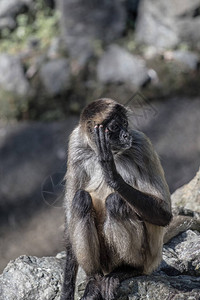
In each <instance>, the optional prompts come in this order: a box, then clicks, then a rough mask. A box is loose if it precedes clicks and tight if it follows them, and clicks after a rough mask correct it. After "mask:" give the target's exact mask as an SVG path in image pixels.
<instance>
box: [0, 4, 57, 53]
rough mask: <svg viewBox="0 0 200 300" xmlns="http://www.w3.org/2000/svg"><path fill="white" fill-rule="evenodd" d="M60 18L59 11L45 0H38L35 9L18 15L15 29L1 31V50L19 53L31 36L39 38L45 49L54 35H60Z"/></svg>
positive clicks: (42, 47) (41, 45)
mask: <svg viewBox="0 0 200 300" xmlns="http://www.w3.org/2000/svg"><path fill="white" fill-rule="evenodd" d="M58 18H59V16H58V12H55V11H52V10H51V9H50V8H48V7H46V6H45V4H44V1H42V0H36V2H35V7H34V10H33V11H30V12H27V13H23V14H20V15H18V16H17V19H16V22H17V28H16V29H15V30H14V31H12V32H10V30H8V29H3V30H2V31H1V38H0V52H7V53H12V54H14V53H18V52H19V51H20V50H22V49H24V48H26V46H27V44H28V41H29V39H30V38H34V39H36V40H38V41H39V43H40V48H41V49H45V48H46V47H48V45H49V44H50V41H51V39H52V37H54V36H56V35H58Z"/></svg>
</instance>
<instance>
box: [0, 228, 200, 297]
mask: <svg viewBox="0 0 200 300" xmlns="http://www.w3.org/2000/svg"><path fill="white" fill-rule="evenodd" d="M63 258H64V253H63V252H62V253H60V254H58V255H57V256H56V257H43V258H37V257H31V256H25V255H24V256H21V257H19V258H17V259H16V260H15V261H11V262H10V263H9V264H8V266H7V267H6V268H5V270H4V272H3V273H2V275H1V276H0V300H12V299H13V300H14V299H15V300H31V299H34V300H35V299H38V300H47V299H48V300H49V299H59V297H60V293H61V285H62V280H63V267H64V260H63ZM199 274H200V233H198V232H193V231H191V230H188V231H186V232H184V233H182V234H181V235H179V236H177V237H176V238H174V239H173V240H172V241H171V242H170V243H168V244H167V245H165V246H164V249H163V261H162V263H161V266H160V267H159V268H158V270H157V271H156V272H154V273H153V274H152V275H149V276H138V277H133V278H130V279H128V280H126V281H124V282H122V284H121V286H120V288H119V290H118V295H117V297H116V298H115V299H116V300H117V299H118V300H126V299H131V300H138V299H143V300H147V299H157V300H168V299H169V297H170V298H173V299H177V300H178V299H185V300H186V299H199V298H198V297H199V293H200V277H197V276H199ZM85 284H86V282H85V273H84V272H83V270H79V274H78V278H77V289H76V296H75V299H79V297H80V296H81V295H82V293H83V290H84V288H85Z"/></svg>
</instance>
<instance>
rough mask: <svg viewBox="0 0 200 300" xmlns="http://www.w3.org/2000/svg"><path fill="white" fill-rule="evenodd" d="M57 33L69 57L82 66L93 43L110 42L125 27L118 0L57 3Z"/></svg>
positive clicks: (124, 18)
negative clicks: (58, 16)
mask: <svg viewBox="0 0 200 300" xmlns="http://www.w3.org/2000/svg"><path fill="white" fill-rule="evenodd" d="M58 9H59V10H60V12H61V23H60V26H61V34H62V37H63V40H64V43H65V46H66V49H67V51H68V52H69V54H70V56H71V57H72V58H74V59H77V60H78V62H79V64H80V65H82V64H85V63H86V61H87V60H88V58H89V57H90V56H91V55H92V54H93V52H94V44H95V40H99V39H100V40H102V41H103V42H106V43H107V42H111V41H113V40H114V39H116V38H119V37H120V36H121V35H122V32H123V30H124V29H125V26H126V13H125V6H124V4H123V2H122V1H120V0H116V1H106V0H103V1H90V0H86V1H82V0H76V1H74V0H69V1H65V0H59V1H58Z"/></svg>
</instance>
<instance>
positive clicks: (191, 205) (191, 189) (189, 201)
mask: <svg viewBox="0 0 200 300" xmlns="http://www.w3.org/2000/svg"><path fill="white" fill-rule="evenodd" d="M171 199H172V204H173V206H184V207H185V208H188V209H192V210H195V211H198V212H200V169H199V171H198V172H197V174H196V176H195V177H194V178H193V179H192V180H191V181H190V182H189V183H188V184H185V185H184V186H182V187H180V188H179V189H177V190H176V191H175V192H174V193H173V194H172V196H171Z"/></svg>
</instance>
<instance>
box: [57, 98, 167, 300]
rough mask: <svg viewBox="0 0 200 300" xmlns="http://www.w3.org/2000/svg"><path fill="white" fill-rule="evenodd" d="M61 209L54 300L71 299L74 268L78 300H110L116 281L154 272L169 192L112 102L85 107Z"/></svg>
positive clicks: (144, 142)
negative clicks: (59, 279) (59, 285)
mask: <svg viewBox="0 0 200 300" xmlns="http://www.w3.org/2000/svg"><path fill="white" fill-rule="evenodd" d="M65 209H66V229H65V236H66V253H67V257H66V268H65V276H64V283H63V290H62V296H61V299H62V300H73V299H74V289H75V281H76V274H77V269H78V266H81V267H82V268H83V270H84V271H85V272H86V274H87V276H88V282H87V285H86V289H85V292H84V295H83V297H82V298H81V299H82V300H101V299H106V300H112V299H114V298H115V293H116V290H117V287H118V286H119V283H120V282H121V280H124V279H126V278H128V277H131V276H133V275H140V274H150V273H151V272H152V271H153V270H155V269H156V267H157V266H158V265H159V263H160V261H161V257H162V246H163V237H164V233H165V226H167V225H168V224H169V223H170V220H171V218H172V213H171V200H170V193H169V189H168V186H167V183H166V181H165V177H164V172H163V169H162V167H161V164H160V161H159V158H158V156H157V154H156V152H155V151H154V149H153V147H152V144H151V142H150V140H149V139H148V138H147V137H146V136H145V135H144V134H143V133H142V132H140V131H137V130H134V128H133V126H132V125H131V122H130V117H129V111H128V109H127V108H125V107H124V106H123V105H121V104H119V103H117V102H116V101H114V100H112V99H107V98H103V99H99V100H96V101H94V102H92V103H91V104H89V105H88V106H87V107H86V108H85V109H84V110H83V111H82V113H81V116H80V122H79V125H78V126H77V127H76V128H75V129H74V130H73V132H72V134H71V136H70V139H69V151H68V168H67V174H66V193H65Z"/></svg>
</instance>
